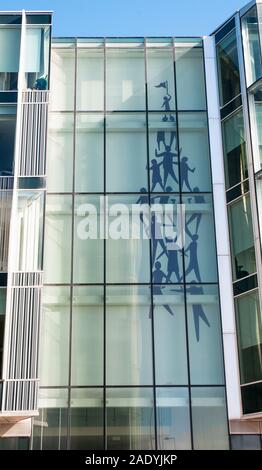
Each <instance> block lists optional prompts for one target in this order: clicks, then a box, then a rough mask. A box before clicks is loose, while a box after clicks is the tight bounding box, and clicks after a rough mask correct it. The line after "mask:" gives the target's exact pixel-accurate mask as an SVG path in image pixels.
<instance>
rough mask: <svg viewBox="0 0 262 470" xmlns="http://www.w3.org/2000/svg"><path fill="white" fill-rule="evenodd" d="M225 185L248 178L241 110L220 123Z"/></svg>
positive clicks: (228, 186) (232, 184)
mask: <svg viewBox="0 0 262 470" xmlns="http://www.w3.org/2000/svg"><path fill="white" fill-rule="evenodd" d="M222 130H223V140H224V162H225V174H226V187H227V188H230V187H231V186H235V185H236V184H237V183H240V181H243V180H245V179H246V178H248V171H247V159H246V143H245V131H244V122H243V111H242V110H241V111H239V112H238V113H237V114H235V115H234V116H232V117H231V118H229V119H227V120H226V121H224V122H223V123H222Z"/></svg>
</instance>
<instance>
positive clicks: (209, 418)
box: [191, 387, 229, 450]
mask: <svg viewBox="0 0 262 470" xmlns="http://www.w3.org/2000/svg"><path fill="white" fill-rule="evenodd" d="M191 399H192V420H193V442H194V449H195V450H223V449H225V450H226V449H228V445H229V443H228V427H227V412H226V397H225V390H224V388H223V387H212V388H208V387H205V388H204V387H197V388H194V387H193V388H192V389H191Z"/></svg>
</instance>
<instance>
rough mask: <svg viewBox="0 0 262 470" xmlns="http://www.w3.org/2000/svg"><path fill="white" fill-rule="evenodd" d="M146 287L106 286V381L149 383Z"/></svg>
mask: <svg viewBox="0 0 262 470" xmlns="http://www.w3.org/2000/svg"><path fill="white" fill-rule="evenodd" d="M151 316H152V312H151V307H150V289H149V288H148V287H144V286H126V287H124V286H119V287H108V288H107V296H106V357H107V364H106V381H107V384H108V385H150V384H152V381H153V377H152V330H151Z"/></svg>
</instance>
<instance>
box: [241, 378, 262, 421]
mask: <svg viewBox="0 0 262 470" xmlns="http://www.w3.org/2000/svg"><path fill="white" fill-rule="evenodd" d="M241 392H242V404H243V413H244V414H249V413H261V411H262V382H260V383H257V384H253V385H248V386H246V387H242V388H241Z"/></svg>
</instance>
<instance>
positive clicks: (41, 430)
mask: <svg viewBox="0 0 262 470" xmlns="http://www.w3.org/2000/svg"><path fill="white" fill-rule="evenodd" d="M67 395H68V391H67V390H66V389H65V390H63V389H51V390H50V389H49V390H48V389H40V390H39V403H38V406H39V416H37V418H34V423H33V449H34V450H65V449H66V436H67V405H68V398H67Z"/></svg>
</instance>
